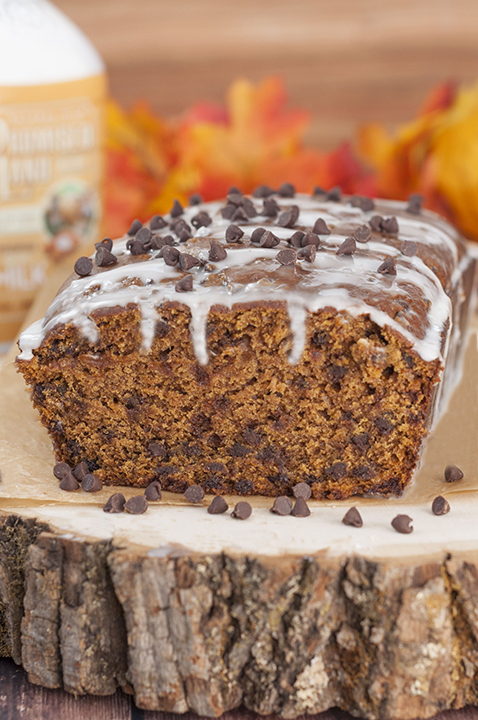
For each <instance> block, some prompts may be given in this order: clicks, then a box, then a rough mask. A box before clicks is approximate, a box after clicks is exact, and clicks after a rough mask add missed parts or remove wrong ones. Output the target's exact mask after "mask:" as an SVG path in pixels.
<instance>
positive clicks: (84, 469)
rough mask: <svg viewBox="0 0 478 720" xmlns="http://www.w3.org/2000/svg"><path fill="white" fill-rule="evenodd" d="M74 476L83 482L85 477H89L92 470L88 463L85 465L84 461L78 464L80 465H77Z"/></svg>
mask: <svg viewBox="0 0 478 720" xmlns="http://www.w3.org/2000/svg"><path fill="white" fill-rule="evenodd" d="M72 472H73V475H74V476H75V478H76V479H77V480H78V481H79V482H81V481H82V480H83V478H84V477H85V475H88V473H89V472H90V468H89V467H88V465H87V463H85V461H84V460H82V461H81V462H79V463H78V465H75V467H74V469H73V470H72Z"/></svg>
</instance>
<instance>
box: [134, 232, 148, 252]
mask: <svg viewBox="0 0 478 720" xmlns="http://www.w3.org/2000/svg"><path fill="white" fill-rule="evenodd" d="M151 234H152V233H151V230H150V229H149V228H147V227H142V228H141V230H139V231H138V232H137V233H136V235H135V236H134V239H135V240H137V241H138V242H140V243H142V244H143V245H144V246H145V249H146V247H147V245H148V243H149V239H150V237H151Z"/></svg>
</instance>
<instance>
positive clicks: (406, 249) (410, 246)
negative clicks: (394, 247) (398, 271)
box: [400, 240, 418, 257]
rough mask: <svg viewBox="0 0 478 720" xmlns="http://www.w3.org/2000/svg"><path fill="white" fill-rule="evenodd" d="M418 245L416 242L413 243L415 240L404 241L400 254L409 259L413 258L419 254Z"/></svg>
mask: <svg viewBox="0 0 478 720" xmlns="http://www.w3.org/2000/svg"><path fill="white" fill-rule="evenodd" d="M417 250H418V245H417V244H416V242H413V240H404V241H403V242H402V244H401V245H400V252H401V253H402V255H406V256H407V257H413V256H414V255H416V254H417Z"/></svg>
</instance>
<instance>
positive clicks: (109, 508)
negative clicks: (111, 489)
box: [103, 492, 126, 513]
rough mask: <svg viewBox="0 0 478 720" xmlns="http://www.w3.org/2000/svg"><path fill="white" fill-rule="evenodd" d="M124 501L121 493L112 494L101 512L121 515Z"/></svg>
mask: <svg viewBox="0 0 478 720" xmlns="http://www.w3.org/2000/svg"><path fill="white" fill-rule="evenodd" d="M125 503H126V500H125V497H124V495H123V493H120V492H118V493H114V495H112V496H111V497H110V498H108V500H107V501H106V503H105V504H104V505H103V512H107V513H121V512H123V510H124V506H125Z"/></svg>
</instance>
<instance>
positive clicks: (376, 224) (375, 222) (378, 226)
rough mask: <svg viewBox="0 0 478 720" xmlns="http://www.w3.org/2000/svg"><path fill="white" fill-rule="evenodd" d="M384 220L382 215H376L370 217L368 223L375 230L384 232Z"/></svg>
mask: <svg viewBox="0 0 478 720" xmlns="http://www.w3.org/2000/svg"><path fill="white" fill-rule="evenodd" d="M382 221H383V218H382V216H381V215H374V216H373V217H371V218H370V220H369V221H368V224H369V225H370V227H371V228H372V230H373V231H374V232H382Z"/></svg>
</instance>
